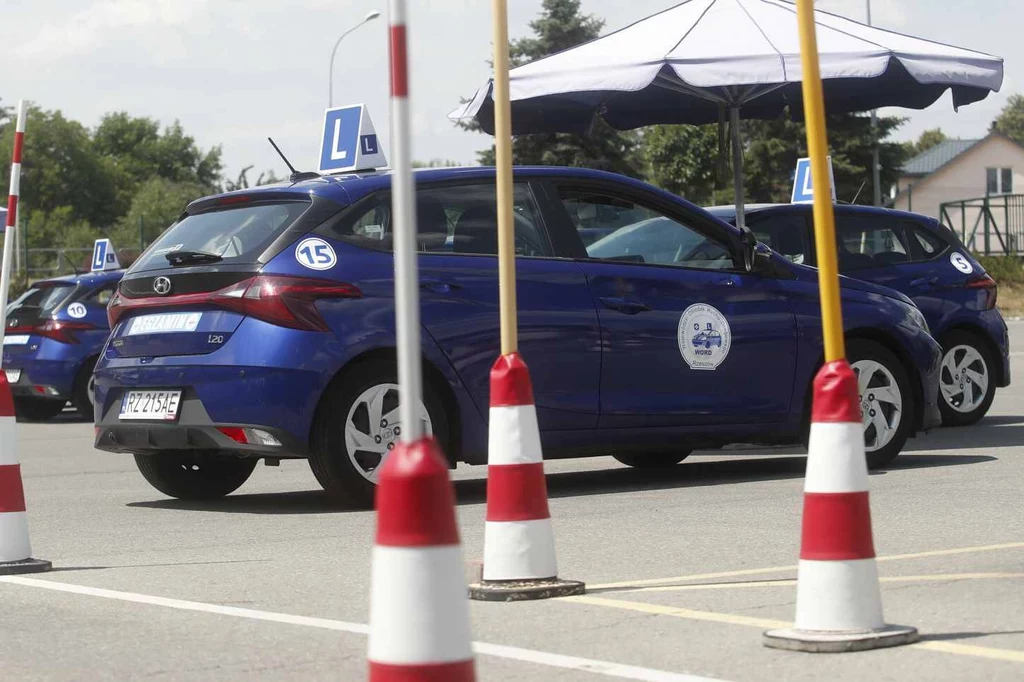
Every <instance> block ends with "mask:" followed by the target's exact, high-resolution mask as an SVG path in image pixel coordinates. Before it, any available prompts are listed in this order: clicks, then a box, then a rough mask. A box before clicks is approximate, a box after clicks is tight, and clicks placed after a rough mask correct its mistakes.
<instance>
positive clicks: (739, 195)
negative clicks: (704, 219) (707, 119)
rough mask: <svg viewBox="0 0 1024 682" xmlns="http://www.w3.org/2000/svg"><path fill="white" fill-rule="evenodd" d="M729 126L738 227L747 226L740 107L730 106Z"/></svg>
mask: <svg viewBox="0 0 1024 682" xmlns="http://www.w3.org/2000/svg"><path fill="white" fill-rule="evenodd" d="M729 128H730V131H729V132H730V133H731V137H732V182H733V199H734V200H735V202H736V227H738V228H740V229H741V230H742V229H743V228H745V227H746V226H747V216H746V215H745V214H744V209H743V147H742V145H741V143H740V108H739V107H738V106H731V107H729Z"/></svg>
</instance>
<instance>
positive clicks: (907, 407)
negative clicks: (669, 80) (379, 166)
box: [95, 167, 941, 505]
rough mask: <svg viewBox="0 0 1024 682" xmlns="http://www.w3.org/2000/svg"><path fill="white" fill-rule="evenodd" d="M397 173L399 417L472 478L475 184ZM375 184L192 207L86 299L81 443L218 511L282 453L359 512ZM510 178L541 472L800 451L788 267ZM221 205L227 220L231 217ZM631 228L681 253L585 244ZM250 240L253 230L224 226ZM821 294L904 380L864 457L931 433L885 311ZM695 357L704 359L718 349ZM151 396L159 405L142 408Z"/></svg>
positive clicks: (384, 357)
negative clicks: (414, 300)
mask: <svg viewBox="0 0 1024 682" xmlns="http://www.w3.org/2000/svg"><path fill="white" fill-rule="evenodd" d="M416 179H417V189H418V191H417V226H418V233H417V235H416V237H417V244H418V246H419V250H420V254H419V277H420V294H421V301H420V309H421V324H422V329H423V334H422V353H423V361H424V378H425V393H424V399H425V405H424V406H423V414H424V415H425V416H424V419H426V420H427V421H428V423H429V427H430V429H431V430H432V432H433V433H434V435H435V436H436V437H437V438H438V439H439V440H440V441H441V442H442V446H443V448H444V450H445V452H446V453H447V454H448V456H449V457H450V459H451V463H452V465H453V466H454V465H455V463H456V462H466V463H470V464H484V463H486V460H487V415H488V404H489V371H490V368H491V366H492V364H493V363H494V361H495V359H496V358H497V357H498V355H499V353H500V344H499V329H498V313H497V309H498V308H497V305H498V280H497V258H496V257H495V254H496V253H497V236H496V222H495V214H494V169H493V168H467V169H423V170H420V171H418V172H417V173H416ZM390 181H391V176H390V174H389V173H387V172H370V173H355V174H346V175H334V176H328V177H323V178H316V179H312V180H303V181H299V182H296V183H283V184H280V185H274V186H265V187H258V188H252V189H248V190H243V191H239V192H234V193H228V194H224V195H218V196H214V197H207V198H204V199H201V200H198V201H196V202H193V203H192V204H191V205H190V206H189V207H188V208H187V209H186V212H185V217H184V218H183V219H182V220H181V221H180V222H178V223H176V224H175V225H174V226H171V228H169V229H168V231H167V232H165V233H164V235H162V236H161V238H160V239H158V240H157V241H156V242H155V243H154V244H152V245H151V246H150V247H149V249H147V251H146V252H145V253H144V254H143V255H142V256H140V258H139V259H138V260H137V261H136V262H135V263H134V264H133V265H132V267H131V268H130V269H129V270H128V272H127V273H126V275H125V277H124V279H123V280H122V281H121V283H120V285H119V288H118V292H117V293H116V294H115V296H114V298H113V299H112V300H111V302H110V305H109V307H108V315H109V316H110V318H111V320H112V332H111V335H110V338H109V340H108V342H107V344H106V346H105V347H104V349H103V351H102V357H101V359H100V362H99V364H98V365H97V368H96V372H95V377H96V407H95V422H96V425H97V427H98V428H97V433H96V441H95V445H96V447H97V448H99V449H102V450H107V451H111V452H124V453H133V454H135V455H136V461H137V463H138V466H139V469H140V471H141V472H142V473H143V475H144V476H145V477H146V478H147V480H149V482H150V483H151V484H153V485H154V487H156V488H157V489H159V490H161V491H162V492H164V493H166V494H168V495H172V496H177V497H217V496H220V495H224V494H227V493H230V492H231V491H232V490H234V489H236V488H237V487H238V486H239V485H241V484H242V483H243V482H244V481H245V480H246V478H247V476H248V475H249V474H250V473H251V471H252V467H253V466H254V465H255V463H256V461H257V460H258V459H259V458H266V459H268V460H271V461H273V460H277V459H280V458H307V459H309V460H310V466H311V468H312V469H313V472H314V474H316V477H317V479H318V480H319V482H320V483H321V484H322V485H323V486H324V487H325V488H326V489H327V490H328V491H330V492H332V493H334V494H337V495H339V496H340V497H344V498H345V499H347V500H348V501H350V502H354V503H356V504H360V505H366V504H369V503H371V502H372V497H373V490H374V485H375V479H374V475H375V474H374V472H375V471H376V468H377V467H378V466H379V463H380V462H381V461H382V460H383V458H384V457H386V454H387V448H388V447H389V446H390V445H391V444H392V443H393V442H394V439H395V437H396V436H397V430H396V429H395V428H394V427H395V426H399V427H400V426H401V425H400V424H396V422H395V421H394V419H396V418H397V416H396V415H397V413H396V412H395V408H396V405H397V403H396V400H397V393H396V391H395V389H396V388H397V387H396V386H395V384H396V383H397V377H396V372H395V367H394V362H395V348H394V344H395V329H394V323H395V311H394V282H393V279H392V274H393V269H394V259H393V256H392V253H391V242H390V238H391V226H390V194H389V189H390ZM515 181H516V191H515V202H516V214H515V215H516V230H515V232H516V235H515V248H516V252H517V259H516V278H517V291H518V296H517V298H518V320H519V346H520V352H521V353H522V354H523V357H524V358H525V360H526V362H527V363H528V365H529V367H530V370H531V375H532V377H533V388H534V397H535V402H536V407H537V417H538V422H539V426H540V429H541V433H542V439H543V445H544V456H545V457H547V458H559V457H577V456H591V455H607V454H613V455H615V456H616V457H618V458H620V459H621V460H622V461H624V462H627V463H638V462H640V463H641V464H642V462H641V460H643V461H657V462H671V461H679V460H681V459H682V458H683V457H685V456H686V455H687V454H688V452H689V450H691V449H694V448H699V447H704V446H716V445H722V444H726V443H732V442H760V443H796V442H800V440H801V439H802V438H803V437H804V434H805V432H806V426H807V420H808V415H809V399H808V397H809V389H810V386H811V382H812V379H813V376H814V374H815V372H816V371H817V368H818V367H820V365H821V363H822V341H821V322H820V315H819V303H818V289H817V279H816V273H815V271H814V270H813V269H811V268H807V267H802V266H800V265H796V264H793V263H791V262H789V261H788V260H786V259H785V258H782V257H781V256H779V255H778V254H775V253H772V252H771V251H770V250H768V249H766V248H763V247H762V248H759V249H758V250H757V252H756V254H754V253H753V252H749V253H748V252H747V251H746V250H745V249H748V248H749V247H748V246H747V242H746V241H745V239H744V235H743V234H742V233H741V232H740V231H739V230H737V229H736V228H735V227H733V226H731V225H729V224H728V223H726V222H723V221H721V220H719V219H717V218H715V217H714V216H712V215H711V214H709V213H708V212H706V211H704V210H703V209H700V208H698V207H696V206H694V205H693V204H691V203H689V202H686V201H684V200H682V199H680V198H679V197H676V196H674V195H672V194H669V193H667V192H664V191H662V190H659V189H656V188H654V187H652V186H650V185H647V184H646V183H642V182H639V181H637V180H633V179H630V178H626V177H623V176H619V175H615V174H610V173H604V172H599V171H591V170H583V169H569V168H543V167H536V168H534V167H521V168H517V169H516V170H515ZM295 206H298V207H299V208H294V207H295ZM629 206H633V208H632V209H630V208H629ZM640 208H642V209H643V210H638V209H640ZM293 209H294V210H293ZM591 209H596V210H591ZM233 211H238V212H242V213H240V214H239V215H242V214H244V215H245V216H246V218H245V220H239V221H236V222H232V221H231V216H232V215H233V214H232V212H233ZM286 213H287V215H286ZM652 215H653V216H655V217H656V216H657V215H661V216H668V217H670V218H671V220H673V221H675V222H676V223H678V224H679V225H681V226H685V227H686V229H687V230H688V231H689V233H690V235H691V236H692V235H694V234H696V235H698V236H699V237H700V238H699V239H690V238H688V239H686V240H684V241H682V242H680V244H679V248H678V249H677V251H678V253H679V254H680V256H679V257H680V258H683V259H684V261H682V262H681V263H685V266H680V263H675V264H673V263H671V262H646V261H645V259H644V256H643V253H642V252H637V251H636V250H635V249H633V248H632V247H630V245H629V240H628V239H623V240H621V241H622V242H623V249H624V251H623V252H622V254H620V255H615V254H611V255H606V256H603V257H601V258H597V257H591V256H590V254H588V251H587V244H586V243H585V242H588V241H590V242H593V240H592V236H593V234H594V233H595V232H596V233H601V231H602V229H603V227H602V225H603V223H601V220H602V219H603V218H607V223H614V224H616V225H619V224H620V223H621V224H623V225H626V226H628V225H631V224H636V223H639V222H641V221H644V220H647V222H648V223H650V224H651V225H652V229H653V228H654V227H658V232H657V234H659V235H664V234H669V235H670V232H667V231H665V230H663V229H661V228H662V227H663V225H662V226H659V225H658V223H659V221H656V220H649V218H650V217H652ZM264 219H266V220H267V222H263V221H264ZM197 221H198V222H197ZM203 221H205V222H203ZM250 224H257V225H259V227H256V228H252V229H254V230H258V233H257V234H258V235H259V238H258V239H256V238H255V237H254V238H252V239H251V240H250V238H249V237H248V236H247V233H245V232H244V231H243V226H247V225H250ZM200 227H202V228H203V229H200ZM207 228H208V229H207ZM246 229H248V228H246ZM615 229H618V227H616V228H615ZM218 230H221V231H222V232H223V234H221V232H218ZM581 230H590V232H589V233H588V234H589V235H590V236H589V237H587V238H583V237H581V236H580V234H579V232H580V231H581ZM632 234H634V235H635V238H636V239H637V240H638V243H640V242H643V243H646V242H647V241H650V240H649V239H648V238H649V237H650V236H651V235H650V234H647V235H642V234H639V233H638V232H636V231H635V232H633V233H632ZM224 235H227V237H226V238H225V239H223V240H222V239H221V237H222V236H224ZM613 236H614V235H613ZM632 238H633V237H630V239H632ZM670 238H671V236H670ZM610 239H611V237H605V238H603V239H601V240H599V241H602V242H604V244H605V246H604V247H602V248H607V244H608V243H609V240H610ZM189 240H192V242H191V243H190V242H189ZM594 243H596V242H594ZM664 246H665V245H664V244H655V245H653V246H652V247H651V248H652V249H654V251H655V252H656V253H657V254H658V255H657V258H658V259H663V258H665V257H666V256H665V255H664V254H669V255H671V254H672V250H671V249H666V248H664ZM250 247H251V248H250ZM748 256H749V258H750V259H752V260H751V262H752V263H753V265H752V268H753V269H752V270H751V271H747V270H746V269H745V267H744V265H743V263H744V258H745V257H748ZM842 298H843V306H844V308H843V310H844V323H845V325H846V330H847V334H848V337H849V338H850V339H851V340H855V341H857V343H860V344H861V346H862V347H864V348H868V347H870V348H872V349H876V350H877V349H881V350H879V351H878V353H880V354H881V355H880V357H881V356H884V358H892V363H894V366H893V370H894V373H895V375H897V376H898V378H900V381H902V382H903V383H902V384H901V386H900V388H901V389H902V390H903V391H904V392H905V395H904V399H905V402H904V403H903V408H902V409H903V412H902V413H901V415H899V417H900V419H897V418H896V416H894V417H893V419H894V422H893V424H894V426H893V432H894V433H893V434H890V435H893V436H894V437H893V439H892V442H891V444H890V445H887V446H886V447H885V448H883V449H882V450H880V451H879V452H878V453H877V456H876V457H875V458H874V459H873V460H872V461H874V462H875V465H876V466H877V465H878V464H879V463H881V462H882V461H883V460H884V461H888V460H889V459H891V458H892V457H894V456H895V455H896V454H898V452H899V449H900V448H901V447H902V444H903V440H905V438H907V437H909V436H912V435H913V434H914V433H916V432H917V431H919V430H921V429H927V428H930V427H932V426H935V425H937V423H938V422H939V415H938V409H937V406H936V398H935V396H936V395H937V381H938V370H939V360H940V357H941V353H940V349H939V347H938V345H937V344H936V343H935V341H934V340H933V339H932V338H931V336H929V334H928V333H927V331H926V329H925V327H924V322H923V318H921V316H920V312H919V311H918V310H917V309H916V308H915V307H914V305H913V304H912V303H911V302H910V300H909V299H908V298H906V297H905V296H904V295H902V294H900V293H898V292H895V291H893V290H891V289H887V288H885V287H880V286H877V285H873V284H870V283H867V282H860V281H854V280H849V281H845V282H844V283H843V286H842ZM696 303H701V304H707V305H710V306H713V307H714V308H715V309H716V310H717V311H719V313H720V314H721V315H722V316H723V317H724V319H726V320H727V321H728V324H729V325H730V333H731V336H730V338H731V343H730V347H729V348H727V349H726V350H727V355H726V357H724V358H722V359H721V361H720V362H719V364H718V365H717V366H716V367H714V368H713V369H712V371H694V370H693V369H691V367H690V366H688V364H687V362H685V361H684V359H685V358H684V357H683V356H685V355H686V354H685V353H683V352H682V348H683V346H682V345H681V344H680V341H679V335H678V325H679V321H680V318H681V315H682V314H683V313H684V311H685V310H686V308H687V307H688V306H690V305H692V304H696ZM196 313H198V314H199V315H196V316H195V317H194V318H192V320H193V322H194V326H192V327H191V328H189V327H187V324H188V320H187V319H186V317H187V315H191V314H196ZM181 314H186V315H185V317H182V316H181ZM152 315H157V316H159V315H163V316H167V315H178V316H179V317H177V318H174V319H171V318H168V317H164V318H161V319H156V318H150V317H148V316H152ZM143 319H144V320H145V322H138V321H139V320H143ZM154 320H156V321H154ZM152 325H165V326H164V327H163V328H162V329H160V330H159V331H157V332H154V331H152V330H153V329H154V327H153V326H152ZM182 325H185V326H182ZM852 342H853V341H851V343H852ZM705 343H706V344H707V347H708V348H710V347H711V346H712V345H714V346H717V347H719V348H722V347H723V345H722V344H723V340H722V336H721V334H718V335H717V336H716V335H714V334H712V335H708V336H707V337H706V341H705ZM896 365H898V367H897V366H896ZM169 393H174V395H175V397H174V398H173V401H179V400H180V404H179V403H178V402H173V401H172V403H167V396H168V395H169ZM140 400H141V401H142V402H139V401H140ZM154 404H155V405H157V406H158V408H159V409H158V412H159V413H160V414H156V413H150V412H147V406H152V405H154ZM168 405H170V407H168ZM140 406H141V407H140ZM165 408H167V410H169V411H167V414H166V418H165V416H164V412H165V411H166V410H165ZM897 432H898V433H897ZM887 442H888V441H887ZM183 472H184V473H183Z"/></svg>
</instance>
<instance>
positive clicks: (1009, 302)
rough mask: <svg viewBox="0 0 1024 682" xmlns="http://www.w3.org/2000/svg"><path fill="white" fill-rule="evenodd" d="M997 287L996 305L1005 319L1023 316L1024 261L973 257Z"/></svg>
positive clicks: (998, 257) (1013, 258) (1014, 258)
mask: <svg viewBox="0 0 1024 682" xmlns="http://www.w3.org/2000/svg"><path fill="white" fill-rule="evenodd" d="M975 257H976V258H977V259H978V262H979V263H981V266H982V267H983V268H985V272H987V273H988V274H989V275H990V276H991V277H992V279H994V280H995V281H996V284H998V285H999V298H998V299H997V302H996V305H998V306H999V310H1001V311H1002V313H1003V315H1004V316H1006V317H1021V316H1024V260H1022V259H1021V258H1019V257H1014V256H987V257H986V256H975Z"/></svg>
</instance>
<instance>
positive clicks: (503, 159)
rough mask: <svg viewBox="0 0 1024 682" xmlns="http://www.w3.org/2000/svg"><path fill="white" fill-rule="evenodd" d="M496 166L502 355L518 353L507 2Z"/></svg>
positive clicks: (499, 52)
mask: <svg viewBox="0 0 1024 682" xmlns="http://www.w3.org/2000/svg"><path fill="white" fill-rule="evenodd" d="M492 14H493V15H494V36H493V40H494V146H495V154H494V163H495V166H496V168H497V182H498V292H499V293H498V305H499V309H500V311H501V354H502V355H508V354H509V353H515V352H516V351H517V350H518V337H519V330H518V327H517V320H516V255H515V235H514V233H513V226H512V220H513V218H512V191H513V189H512V187H513V186H512V105H511V104H510V103H509V87H508V70H509V64H508V2H507V0H493V10H492Z"/></svg>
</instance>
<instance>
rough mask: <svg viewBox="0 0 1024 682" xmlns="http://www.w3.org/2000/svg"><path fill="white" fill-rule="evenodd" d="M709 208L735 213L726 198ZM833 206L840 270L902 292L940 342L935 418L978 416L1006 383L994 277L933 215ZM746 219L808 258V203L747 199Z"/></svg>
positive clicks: (1006, 354) (968, 420)
mask: <svg viewBox="0 0 1024 682" xmlns="http://www.w3.org/2000/svg"><path fill="white" fill-rule="evenodd" d="M710 211H711V212H712V213H714V214H715V215H717V216H719V217H721V218H723V219H726V220H729V221H734V220H735V216H736V211H735V209H734V208H733V207H731V206H728V207H727V206H717V207H713V208H711V209H710ZM835 211H836V238H837V244H838V247H839V269H840V272H841V273H842V274H845V275H848V276H850V277H856V278H858V279H862V280H865V281H868V282H874V283H876V284H880V285H883V286H887V287H891V288H893V289H896V290H897V291H901V292H903V293H904V294H906V295H907V296H909V297H910V298H911V299H913V301H914V303H915V304H916V305H917V306H918V307H919V308H920V309H921V312H922V313H924V316H925V318H926V319H927V320H928V325H929V327H930V328H931V332H932V335H933V336H934V337H935V338H936V339H937V340H938V341H939V343H940V344H941V345H942V347H943V365H942V371H941V374H940V383H939V395H940V398H939V407H940V409H941V410H942V417H943V423H944V424H946V425H953V426H961V425H965V424H973V423H974V422H976V421H978V420H979V419H981V418H982V417H983V416H984V415H985V414H986V413H987V412H988V409H989V407H990V406H991V405H992V400H993V398H994V397H995V392H996V388H997V387H998V388H1003V387H1006V386H1009V385H1010V344H1009V332H1008V330H1007V327H1006V323H1005V321H1004V320H1003V316H1002V314H1001V313H1000V312H999V308H998V307H996V301H997V294H998V291H997V287H996V282H995V281H994V280H993V279H992V278H991V277H990V276H989V275H988V273H986V272H985V269H984V268H983V267H982V266H981V263H979V262H978V261H977V260H976V259H975V258H974V256H973V255H971V252H970V251H969V250H968V249H967V248H966V247H965V246H964V245H963V243H962V242H961V241H960V239H959V237H958V236H957V235H956V234H955V233H954V232H952V231H951V230H949V229H947V228H945V227H944V226H943V225H941V224H940V223H939V222H938V221H937V220H935V219H933V218H929V217H927V216H923V215H920V214H917V213H908V212H905V211H895V210H890V209H882V208H875V207H869V206H850V205H837V206H836V207H835ZM747 223H748V225H749V227H750V228H751V229H752V230H753V231H754V233H755V234H756V235H757V237H758V239H760V240H761V241H763V242H764V243H766V244H768V245H769V246H771V247H772V248H773V249H775V250H777V251H779V252H780V253H782V254H783V255H786V256H787V257H788V258H790V259H791V260H794V261H796V262H803V263H806V264H808V265H813V264H814V262H815V256H814V230H813V216H812V211H811V207H810V206H809V205H801V204H761V205H757V206H754V207H750V208H749V209H748V212H747Z"/></svg>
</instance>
